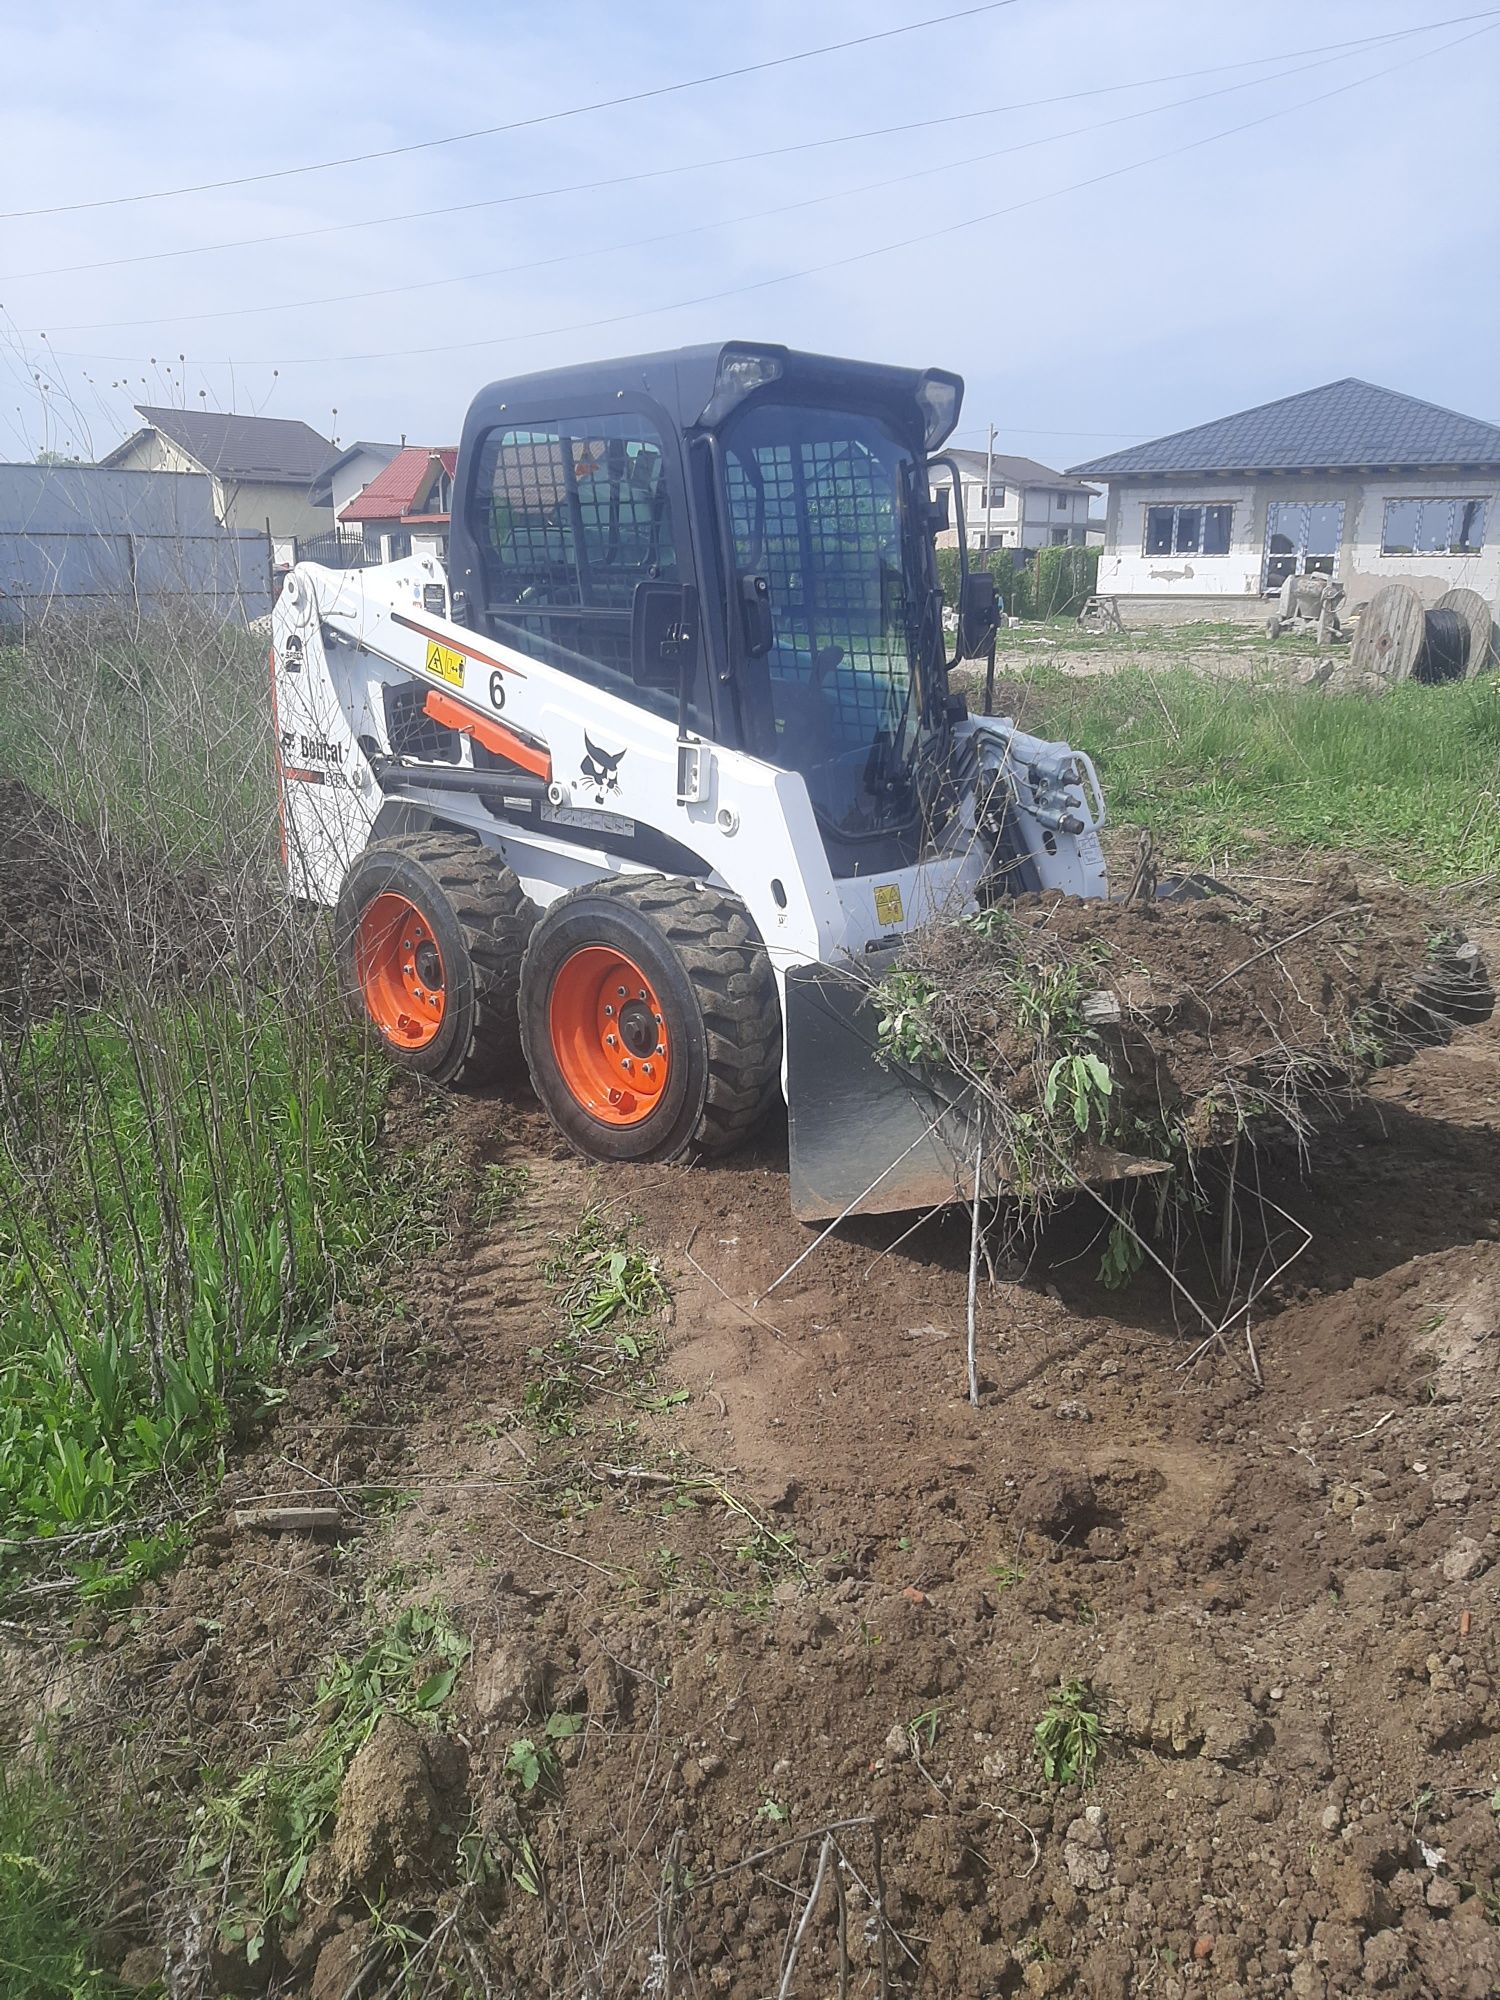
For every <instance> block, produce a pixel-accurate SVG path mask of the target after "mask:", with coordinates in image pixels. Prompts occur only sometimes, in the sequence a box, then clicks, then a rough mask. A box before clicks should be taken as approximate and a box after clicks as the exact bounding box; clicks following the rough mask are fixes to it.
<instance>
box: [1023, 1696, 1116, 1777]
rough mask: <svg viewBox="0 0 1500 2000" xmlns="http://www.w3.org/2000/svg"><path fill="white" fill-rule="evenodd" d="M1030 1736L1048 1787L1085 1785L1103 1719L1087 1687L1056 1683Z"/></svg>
mask: <svg viewBox="0 0 1500 2000" xmlns="http://www.w3.org/2000/svg"><path fill="white" fill-rule="evenodd" d="M1033 1733H1034V1737H1035V1741H1036V1751H1037V1756H1038V1758H1039V1759H1040V1761H1041V1766H1042V1772H1043V1775H1044V1776H1045V1777H1046V1779H1047V1781H1048V1782H1049V1784H1054V1785H1070V1784H1072V1783H1073V1781H1074V1779H1075V1778H1076V1779H1079V1780H1081V1781H1082V1782H1083V1783H1084V1784H1088V1782H1089V1780H1090V1779H1091V1778H1092V1777H1093V1774H1094V1766H1095V1765H1096V1764H1097V1763H1098V1761H1099V1752H1100V1749H1101V1747H1102V1745H1103V1742H1104V1736H1105V1725H1104V1718H1103V1716H1102V1715H1101V1713H1100V1710H1099V1703H1098V1700H1097V1698H1096V1696H1095V1694H1094V1691H1093V1689H1092V1688H1091V1687H1090V1685H1089V1683H1088V1682H1087V1681H1084V1680H1066V1681H1059V1682H1058V1684H1057V1687H1056V1688H1055V1689H1054V1691H1053V1694H1052V1698H1051V1700H1050V1701H1049V1702H1048V1703H1047V1706H1046V1708H1045V1709H1043V1711H1042V1718H1041V1720H1040V1722H1038V1724H1037V1726H1036V1729H1035V1731H1034V1732H1033Z"/></svg>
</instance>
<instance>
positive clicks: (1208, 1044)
mask: <svg viewBox="0 0 1500 2000" xmlns="http://www.w3.org/2000/svg"><path fill="white" fill-rule="evenodd" d="M1489 1001H1490V996H1489V993H1488V989H1487V983H1486V976H1485V974H1484V972H1483V969H1482V967H1481V966H1480V965H1479V964H1478V963H1477V961H1476V958H1475V955H1474V954H1473V952H1472V950H1471V949H1469V948H1467V947H1466V944H1465V941H1464V939H1463V938H1462V936H1461V934H1460V933H1458V932H1457V931H1456V930H1455V929H1453V927H1451V926H1447V925H1443V924H1440V923H1438V922H1435V921H1434V918H1433V915H1432V912H1431V911H1430V909H1428V908H1427V907H1425V906H1424V905H1423V904H1422V903H1421V902H1420V901H1419V900H1418V899H1417V898H1416V897H1415V896H1413V895H1410V894H1408V893H1406V892H1404V891H1402V890H1400V889H1399V888H1397V887H1395V886H1393V885H1390V884H1382V885H1380V886H1378V887H1371V888H1370V889H1367V890H1362V889H1361V887H1360V885H1359V884H1358V882H1357V881H1356V880H1355V878H1354V876H1353V875H1352V873H1351V872H1350V870H1349V868H1348V866H1347V865H1346V864H1344V863H1342V862H1339V863H1336V864H1334V865H1333V866H1332V867H1330V868H1328V869H1327V870H1325V871H1324V872H1323V874H1322V875H1321V876H1320V877H1319V879H1318V880H1317V882H1316V883H1315V884H1314V885H1313V886H1312V887H1310V888H1308V889H1306V890H1304V891H1302V892H1300V893H1291V894H1287V895H1284V896H1281V897H1278V898H1276V899H1274V900H1265V899H1256V900H1253V901H1252V900H1250V899H1249V898H1247V897H1245V896H1242V895H1240V894H1237V893H1234V892H1225V891H1223V890H1220V891H1218V892H1216V893H1210V894H1205V895H1201V896H1189V897H1183V896H1177V897H1173V898H1171V899H1169V900H1161V901H1156V900H1149V901H1142V902H1100V901H1095V900H1080V899H1077V898H1072V897H1062V896H1057V895H1033V896H1027V897H1022V898H1019V899H1017V900H1016V901H1015V902H1013V903H1008V904H1006V905H1005V906H1004V907H1003V908H1001V909H997V910H994V911H990V912H987V913H984V914H983V915H981V916H979V917H978V918H968V919H962V920H959V921H957V922H952V923H943V924H937V925H933V926H930V927H928V928H926V929H924V930H922V931H920V932H918V933H916V934H915V935H914V936H913V937H912V938H911V939H910V940H909V941H908V943H907V946H906V948H905V950H904V952H903V955H902V960H901V966H900V970H899V972H898V974H897V975H896V978H895V980H894V981H889V982H887V984H886V985H885V986H884V987H883V988H882V989H881V990H880V992H879V993H878V994H877V1005H878V1006H880V1007H882V1008H883V1010H884V1013H885V1017H886V1027H885V1040H886V1045H887V1048H888V1050H890V1051H891V1052H892V1053H895V1054H897V1055H901V1054H907V1055H911V1054H915V1055H916V1057H917V1059H918V1061H919V1062H920V1061H921V1060H922V1058H923V1057H926V1058H927V1059H929V1060H932V1061H936V1062H938V1063H946V1064H951V1065H953V1066H955V1067H957V1068H958V1070H959V1071H960V1072H961V1073H962V1074H965V1075H968V1076H969V1077H971V1078H973V1079H975V1080H976V1081H977V1082H979V1083H980V1085H981V1086H982V1088H983V1092H984V1096H985V1098H986V1099H987V1101H988V1103H989V1105H990V1107H991V1109H992V1110H993V1111H994V1112H995V1113H996V1114H997V1118H998V1122H999V1125H1000V1128H1001V1142H1002V1144H1003V1143H1005V1141H1006V1138H1007V1136H1009V1137H1011V1139H1012V1142H1013V1143H1020V1144H1023V1145H1024V1135H1025V1128H1026V1124H1027V1121H1030V1120H1035V1119H1036V1118H1037V1117H1038V1116H1039V1115H1041V1114H1042V1113H1044V1112H1058V1111H1060V1112H1061V1114H1062V1116H1061V1126H1062V1128H1063V1129H1064V1131H1065V1130H1066V1128H1067V1126H1068V1125H1069V1124H1070V1123H1071V1124H1072V1125H1073V1126H1074V1127H1075V1128H1076V1127H1077V1126H1079V1125H1080V1124H1081V1123H1082V1117H1083V1112H1084V1111H1085V1110H1086V1109H1087V1108H1088V1107H1087V1105H1080V1106H1079V1116H1078V1117H1074V1118H1070V1117H1069V1113H1070V1112H1071V1111H1072V1110H1073V1108H1074V1106H1073V1102H1072V1099H1071V1098H1069V1100H1068V1101H1066V1102H1064V1103H1062V1104H1061V1105H1060V1104H1059V1101H1058V1098H1059V1077H1058V1074H1057V1071H1058V1070H1059V1067H1060V1066H1061V1067H1062V1068H1064V1069H1065V1068H1066V1067H1067V1064H1068V1062H1069V1059H1070V1058H1072V1057H1074V1056H1079V1055H1083V1054H1086V1053H1092V1054H1094V1055H1096V1056H1097V1058H1098V1061H1099V1062H1100V1063H1102V1064H1103V1065H1104V1066H1105V1067H1106V1069H1107V1071H1108V1076H1107V1079H1106V1078H1103V1077H1101V1078H1100V1080H1099V1086H1098V1098H1099V1101H1098V1103H1097V1104H1096V1105H1095V1106H1094V1107H1093V1108H1094V1109H1095V1111H1096V1112H1097V1117H1096V1118H1095V1119H1094V1121H1093V1124H1092V1127H1091V1130H1092V1134H1093V1136H1094V1137H1097V1138H1105V1139H1110V1140H1113V1141H1115V1142H1116V1143H1118V1144H1119V1145H1121V1146H1122V1147H1124V1148H1126V1149H1127V1150H1129V1149H1132V1148H1136V1147H1144V1149H1145V1150H1147V1151H1153V1150H1156V1148H1157V1147H1158V1146H1159V1145H1160V1144H1161V1143H1162V1142H1163V1141H1171V1140H1177V1139H1180V1140H1182V1141H1185V1142H1186V1143H1187V1144H1189V1145H1190V1146H1191V1145H1212V1144H1216V1143H1219V1142H1222V1141H1223V1140H1225V1139H1227V1138H1229V1137H1232V1136H1233V1135H1234V1134H1235V1133H1236V1132H1238V1131H1255V1130H1263V1129H1264V1128H1266V1127H1267V1126H1268V1125H1281V1126H1284V1127H1289V1128H1291V1129H1292V1130H1294V1131H1297V1130H1301V1129H1303V1128H1304V1127H1305V1125H1306V1121H1307V1119H1308V1117H1309V1115H1310V1113H1311V1111H1312V1110H1313V1109H1314V1108H1315V1106H1316V1104H1317V1102H1318V1101H1319V1100H1320V1099H1323V1098H1326V1097H1327V1096H1328V1095H1330V1094H1331V1093H1335V1092H1338V1091H1345V1092H1347V1091H1348V1090H1349V1089H1351V1088H1353V1087H1357V1086H1359V1085H1360V1084H1362V1083H1364V1082H1365V1081H1366V1080H1367V1079H1368V1077H1369V1076H1370V1075H1371V1073H1372V1072H1373V1071H1374V1069H1376V1068H1377V1067H1379V1066H1381V1065H1383V1064H1389V1063H1392V1062H1399V1061H1403V1060H1405V1059H1406V1058H1407V1057H1409V1056H1410V1054H1411V1053H1412V1052H1413V1050H1414V1049H1415V1048H1417V1047H1419V1046H1422V1045H1424V1044H1426V1043H1430V1042H1433V1041H1445V1040H1446V1039H1447V1038H1448V1036H1449V1035H1450V1034H1451V1032H1452V1028H1453V1025H1454V1019H1455V1018H1458V1019H1462V1020H1466V1021H1474V1020H1480V1019H1483V1018H1484V1014H1485V1011H1486V1009H1487V1007H1488V1005H1489ZM1094 1074H1095V1075H1096V1076H1098V1075H1099V1072H1098V1071H1097V1070H1095V1072H1094ZM1080 1088H1081V1089H1083V1090H1084V1091H1085V1093H1086V1092H1087V1088H1088V1086H1087V1075H1086V1074H1085V1076H1084V1079H1083V1082H1082V1084H1081V1086H1080ZM1106 1099H1107V1101H1106ZM1017 1120H1019V1121H1020V1124H1021V1128H1022V1129H1021V1134H1020V1136H1019V1138H1017V1137H1016V1132H1015V1121H1017ZM1054 1123H1056V1121H1054ZM1061 1167H1062V1162H1060V1161H1057V1162H1054V1164H1053V1167H1052V1169H1051V1171H1050V1172H1049V1171H1047V1170H1046V1168H1045V1163H1044V1170H1043V1171H1042V1172H1041V1173H1040V1174H1039V1175H1038V1176H1037V1178H1038V1179H1039V1180H1041V1181H1046V1180H1048V1179H1052V1180H1061V1181H1062V1183H1063V1184H1064V1185H1065V1184H1066V1182H1067V1175H1066V1173H1065V1172H1062V1171H1060V1169H1061Z"/></svg>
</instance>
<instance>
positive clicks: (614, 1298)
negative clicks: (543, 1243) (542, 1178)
mask: <svg viewBox="0 0 1500 2000" xmlns="http://www.w3.org/2000/svg"><path fill="white" fill-rule="evenodd" d="M544 1273H545V1276H546V1277H547V1279H548V1281H549V1283H551V1284H554V1285H557V1286H558V1287H559V1288H560V1289H561V1293H562V1297H561V1307H562V1315H563V1321H564V1326H563V1331H562V1333H561V1334H559V1336H558V1337H557V1339H556V1340H554V1341H552V1342H551V1343H550V1344H548V1345H546V1346H536V1347H533V1348H532V1349H531V1350H530V1355H531V1359H532V1361H533V1362H534V1363H535V1364H536V1367H535V1371H534V1373H533V1374H532V1375H530V1376H529V1377H528V1379H527V1382H526V1385H525V1387H524V1389H523V1391H522V1407H523V1408H524V1410H525V1413H526V1415H527V1416H528V1417H529V1418H530V1420H531V1422H532V1423H534V1424H535V1425H536V1427H537V1428H538V1430H540V1431H543V1432H544V1433H545V1434H546V1435H547V1436H549V1437H571V1436H573V1435H574V1434H575V1433H576V1432H577V1431H578V1430H579V1428H580V1426H581V1423H582V1411H583V1406H584V1404H585V1403H586V1402H587V1400H588V1398H589V1396H590V1394H591V1393H593V1392H595V1391H597V1390H600V1389H611V1390H615V1391H616V1392H617V1393H619V1391H620V1389H621V1386H622V1385H626V1386H627V1387H628V1390H629V1393H630V1394H631V1395H632V1397H633V1398H634V1399H635V1400H637V1401H638V1402H639V1404H640V1406H641V1407H642V1408H662V1409H665V1408H668V1407H670V1405H671V1404H672V1403H673V1402H678V1401H686V1400H687V1391H686V1390H677V1391H674V1392H672V1393H671V1394H670V1395H669V1396H666V1397H656V1398H653V1397H652V1396H651V1395H650V1394H649V1393H648V1392H649V1377H647V1378H646V1384H645V1385H644V1386H642V1385H641V1383H640V1381H639V1375H638V1371H639V1370H641V1369H642V1368H643V1367H647V1366H649V1364H650V1361H651V1357H652V1352H653V1349H654V1347H655V1340H654V1337H653V1335H652V1333H651V1332H650V1330H649V1329H648V1328H645V1327H643V1326H642V1325H641V1324H640V1322H641V1321H643V1320H645V1319H646V1318H647V1317H648V1316H649V1315H650V1314H652V1313H653V1312H655V1311H656V1310H657V1309H658V1308H659V1307H661V1306H663V1305H664V1304H665V1303H666V1300H667V1288H666V1286H665V1285H664V1284H663V1282H662V1277H661V1271H660V1268H659V1266H658V1264H657V1262H656V1260H655V1258H653V1257H648V1256H646V1255H645V1254H644V1253H643V1252H642V1251H640V1250H638V1249H637V1248H636V1247H635V1246H634V1245H633V1243H632V1242H631V1241H630V1239H629V1235H628V1233H627V1232H626V1231H624V1230H622V1228H621V1227H620V1226H619V1225H618V1224H617V1223H614V1222H612V1221H611V1220H610V1218H609V1217H608V1216H606V1215H605V1214H604V1213H603V1212H602V1211H601V1210H599V1209H597V1208H591V1209H589V1210H587V1211H586V1212H585V1214H584V1217H583V1220H582V1221H581V1222H580V1223H579V1225H578V1227H577V1229H575V1230H574V1231H573V1232H572V1234H571V1235H570V1236H568V1237H567V1238H566V1239H565V1240H564V1241H563V1242H562V1243H561V1244H560V1245H559V1246H558V1248H557V1250H556V1251H555V1252H554V1253H553V1255H552V1256H551V1257H550V1258H549V1259H548V1260H547V1263H546V1265H545V1266H544Z"/></svg>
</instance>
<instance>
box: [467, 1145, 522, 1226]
mask: <svg viewBox="0 0 1500 2000" xmlns="http://www.w3.org/2000/svg"><path fill="white" fill-rule="evenodd" d="M530 1185H531V1169H530V1168H529V1167H527V1166H525V1165H523V1164H522V1163H521V1162H519V1161H516V1162H510V1161H506V1162H500V1161H495V1160H489V1161H486V1163H485V1165H484V1166H483V1167H482V1168H481V1170H480V1176H479V1191H478V1193H477V1195H476V1196H475V1200H474V1220H475V1221H476V1222H477V1223H478V1224H479V1226H480V1228H481V1229H492V1228H493V1227H494V1226H495V1224H496V1223H497V1222H505V1221H508V1220H509V1218H510V1217H511V1216H513V1215H514V1214H515V1212H516V1210H517V1209H518V1208H519V1207H520V1205H521V1202H522V1200H523V1199H524V1198H525V1194H526V1190H527V1188H528V1187H529V1186H530Z"/></svg>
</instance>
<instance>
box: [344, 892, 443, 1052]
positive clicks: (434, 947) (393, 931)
mask: <svg viewBox="0 0 1500 2000" xmlns="http://www.w3.org/2000/svg"><path fill="white" fill-rule="evenodd" d="M354 963H355V970H356V972H357V974H358V976H359V985H360V991H361V992H362V993H363V994H364V997H365V1007H366V1010H367V1011H368V1013H369V1016H370V1019H371V1020H372V1021H373V1022H374V1023H375V1025H376V1027H377V1028H378V1029H379V1030H380V1032H381V1034H382V1035H384V1036H385V1038H386V1040H387V1041H388V1042H390V1043H391V1044H392V1045H393V1046H394V1047H396V1048H401V1049H420V1048H425V1047H426V1045H427V1044H428V1043H429V1042H430V1041H431V1040H432V1039H433V1037H434V1036H435V1035H436V1034H437V1031H438V1029H439V1028H441V1027H442V1025H443V1015H444V1013H445V1011H446V1009H447V1004H448V1003H447V991H446V975H445V972H444V968H443V954H442V952H441V951H440V950H439V949H438V942H437V939H436V938H435V937H434V936H433V934H432V926H431V924H430V923H428V921H427V919H426V917H424V916H423V914H422V912H421V911H420V910H419V909H418V908H417V906H416V904H415V903H413V902H411V901H409V900H408V899H407V898H406V897H405V896H398V895H397V894H396V893H395V892H394V891H393V890H387V891H386V893H385V894H384V895H382V896H376V897H375V898H374V900H373V901H372V902H370V903H367V904H366V905H365V907H364V909H363V910H362V911H361V912H360V918H359V928H358V930H357V931H356V932H355V936H354Z"/></svg>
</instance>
